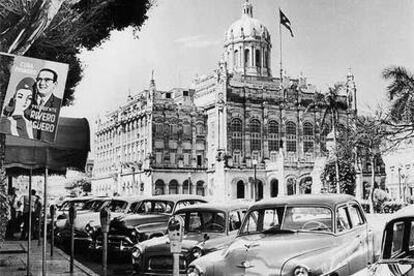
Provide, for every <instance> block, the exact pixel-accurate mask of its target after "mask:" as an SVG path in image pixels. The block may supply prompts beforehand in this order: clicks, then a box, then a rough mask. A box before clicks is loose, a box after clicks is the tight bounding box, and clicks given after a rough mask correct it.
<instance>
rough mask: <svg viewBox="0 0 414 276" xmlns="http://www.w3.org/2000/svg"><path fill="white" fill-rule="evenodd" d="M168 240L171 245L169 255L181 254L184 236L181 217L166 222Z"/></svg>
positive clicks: (174, 217)
mask: <svg viewBox="0 0 414 276" xmlns="http://www.w3.org/2000/svg"><path fill="white" fill-rule="evenodd" d="M167 229H168V238H169V240H170V245H171V253H180V252H181V242H182V241H183V235H184V220H183V218H182V217H181V216H173V217H171V218H170V220H169V221H168V228H167Z"/></svg>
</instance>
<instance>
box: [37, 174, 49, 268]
mask: <svg viewBox="0 0 414 276" xmlns="http://www.w3.org/2000/svg"><path fill="white" fill-rule="evenodd" d="M48 174H49V170H48V168H47V166H46V168H45V187H44V189H43V250H42V276H45V275H46V249H47V208H46V206H47V176H48ZM39 220H40V218H39ZM39 240H40V236H39Z"/></svg>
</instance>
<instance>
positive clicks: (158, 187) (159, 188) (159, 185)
mask: <svg viewBox="0 0 414 276" xmlns="http://www.w3.org/2000/svg"><path fill="white" fill-rule="evenodd" d="M164 186H165V184H164V181H162V180H161V179H158V180H157V181H155V189H154V194H155V195H163V194H164Z"/></svg>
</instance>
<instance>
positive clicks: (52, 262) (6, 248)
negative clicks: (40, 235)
mask: <svg viewBox="0 0 414 276" xmlns="http://www.w3.org/2000/svg"><path fill="white" fill-rule="evenodd" d="M37 244H38V242H37V240H33V241H32V243H31V245H30V272H31V275H33V276H38V275H42V246H38V245H37ZM26 252H27V241H4V243H0V275H7V276H26V263H27V253H26ZM69 258H70V257H69V256H68V255H67V254H66V253H64V252H63V251H62V250H60V249H59V248H56V247H55V248H54V251H53V257H51V256H50V245H49V244H48V248H47V254H46V275H51V276H52V275H76V276H96V275H98V274H96V273H95V272H93V271H92V270H90V269H89V268H87V267H85V266H84V265H82V264H81V263H79V262H77V261H76V260H74V266H73V273H70V272H69V269H70V268H69Z"/></svg>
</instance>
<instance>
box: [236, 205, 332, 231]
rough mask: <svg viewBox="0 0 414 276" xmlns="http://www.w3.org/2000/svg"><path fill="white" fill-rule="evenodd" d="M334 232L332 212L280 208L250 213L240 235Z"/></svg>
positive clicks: (291, 207)
mask: <svg viewBox="0 0 414 276" xmlns="http://www.w3.org/2000/svg"><path fill="white" fill-rule="evenodd" d="M297 231H318V232H332V212H331V211H330V209H328V208H325V207H308V206H279V207H271V208H263V209H258V210H253V211H250V212H249V214H248V215H247V216H246V218H245V220H244V224H243V227H242V229H241V231H240V234H242V235H246V234H257V233H266V234H270V233H295V232H297Z"/></svg>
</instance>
